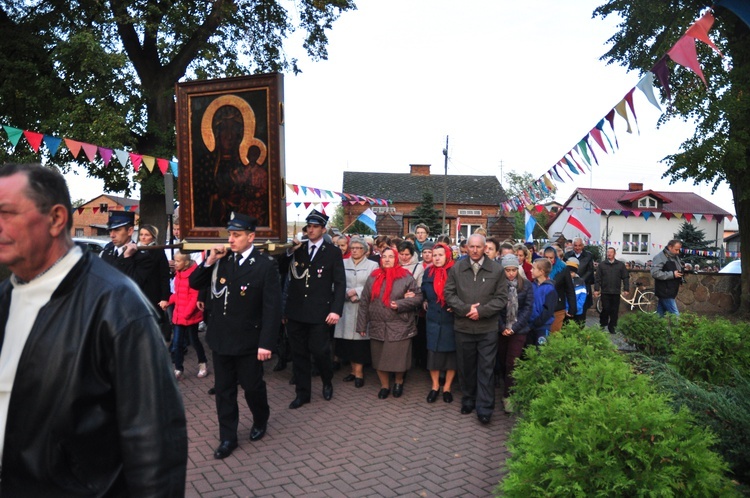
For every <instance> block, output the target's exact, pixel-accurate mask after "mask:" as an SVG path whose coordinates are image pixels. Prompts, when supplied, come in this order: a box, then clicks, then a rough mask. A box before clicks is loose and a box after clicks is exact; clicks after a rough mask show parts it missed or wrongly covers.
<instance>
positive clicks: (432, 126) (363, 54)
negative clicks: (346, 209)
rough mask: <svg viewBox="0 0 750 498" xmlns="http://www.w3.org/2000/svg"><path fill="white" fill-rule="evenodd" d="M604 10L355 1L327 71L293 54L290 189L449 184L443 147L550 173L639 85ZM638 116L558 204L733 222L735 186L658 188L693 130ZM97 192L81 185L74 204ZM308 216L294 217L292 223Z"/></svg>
mask: <svg viewBox="0 0 750 498" xmlns="http://www.w3.org/2000/svg"><path fill="white" fill-rule="evenodd" d="M602 1H603V0H596V1H594V0H568V1H565V2H561V1H559V0H527V1H524V2H509V1H506V0H463V1H460V2H459V1H455V0H453V1H448V0H409V1H404V0H357V2H356V3H357V7H358V10H356V11H353V12H348V13H345V14H344V15H343V16H341V18H340V19H339V20H338V21H336V23H335V24H334V27H333V30H332V31H331V32H330V34H329V46H328V52H329V58H328V60H327V61H320V62H313V61H310V60H308V59H307V58H305V57H304V55H303V54H302V50H301V49H299V48H297V47H292V46H290V47H289V48H288V53H289V54H290V55H293V56H298V57H299V58H300V65H301V68H302V70H303V73H302V74H300V75H297V76H294V75H286V76H285V82H284V85H285V106H286V115H285V118H286V179H287V182H288V183H293V184H298V185H306V186H311V187H317V188H322V189H327V190H336V191H340V190H341V188H342V176H343V172H344V171H379V172H392V173H407V172H408V171H409V164H410V163H420V164H432V172H433V174H443V161H444V157H443V154H442V150H443V148H444V147H445V140H446V136H449V137H450V139H449V140H450V143H449V163H448V174H449V175H451V174H454V175H457V174H462V175H472V174H474V175H492V176H497V177H498V178H501V171H502V172H503V173H507V172H508V171H510V170H513V171H515V172H517V173H523V172H529V173H531V174H533V175H534V177H535V178H536V177H538V176H541V175H542V174H543V173H545V172H546V171H547V170H549V169H550V168H551V167H552V166H553V165H554V164H555V163H556V162H557V161H558V160H559V159H560V158H561V157H562V155H563V154H564V153H566V152H567V151H569V150H570V149H571V148H572V147H573V146H574V145H575V144H576V143H577V142H578V141H579V140H580V139H581V138H582V137H583V136H584V135H585V134H586V133H587V132H588V131H589V130H590V129H591V128H592V127H593V126H594V125H595V124H596V123H597V122H598V121H599V120H600V119H601V118H603V117H604V116H605V114H607V113H608V112H609V110H610V109H612V107H613V106H614V105H616V104H617V103H618V102H619V101H620V100H621V99H622V98H623V96H624V95H625V94H626V93H627V92H628V91H629V90H630V89H631V88H633V87H634V86H635V85H636V84H637V83H638V81H639V79H640V75H638V74H636V73H627V72H626V71H625V70H624V69H623V68H621V67H619V66H613V65H610V66H607V65H606V64H605V62H603V61H601V60H599V58H600V57H601V56H602V55H603V54H604V53H605V51H606V49H607V46H606V44H605V42H606V40H607V38H609V37H610V36H612V34H614V33H615V32H616V30H617V27H616V24H617V22H616V20H615V19H607V20H605V21H602V20H600V19H592V18H591V14H592V12H593V10H594V9H595V8H596V6H597V5H599V4H600V3H602ZM699 14H700V13H699V12H696V13H695V17H696V18H697V17H698V16H699ZM685 28H687V26H685ZM635 109H636V113H637V115H638V124H639V126H640V135H639V134H638V132H637V131H634V133H633V134H632V135H628V134H627V133H625V122H624V120H622V119H621V118H619V117H617V118H616V119H617V120H616V122H615V123H616V126H615V128H616V135H617V138H618V140H619V143H620V149H619V150H618V151H617V153H616V154H614V155H607V154H604V153H603V152H601V151H600V150H598V149H596V152H597V155H598V157H599V160H600V165H599V166H595V167H594V169H593V173H592V174H586V175H579V176H576V177H574V182H571V181H569V180H568V179H567V177H564V178H565V180H566V182H567V183H565V184H558V187H559V192H558V195H557V196H556V200H558V201H560V202H564V201H565V200H566V199H567V198H568V196H569V195H570V194H571V193H572V192H573V190H574V189H575V187H595V188H627V184H628V182H641V183H643V184H644V188H646V189H648V188H654V189H662V190H667V191H695V192H697V193H699V194H700V195H703V196H704V197H706V198H709V199H710V200H711V201H712V202H714V203H715V204H717V205H719V206H720V207H722V208H724V209H726V210H727V211H729V212H731V213H734V212H735V209H734V205H733V201H732V196H731V192H730V191H729V189H728V187H726V185H723V186H722V187H721V188H720V189H719V191H717V194H716V195H711V189H710V187H709V186H707V185H705V184H704V185H702V186H694V185H693V184H692V183H682V182H681V183H677V184H674V185H670V184H669V181H668V180H663V179H661V175H662V174H663V173H664V171H665V170H666V166H665V165H664V164H663V163H660V160H661V159H662V158H663V157H664V156H666V155H668V154H671V153H674V152H676V151H677V150H678V148H679V145H680V143H681V142H682V141H684V140H685V139H686V138H688V137H689V136H691V135H692V132H693V126H691V124H690V123H683V122H677V121H676V122H670V123H668V124H666V125H664V126H662V127H661V128H660V129H657V128H656V122H657V119H658V117H659V112H658V111H657V110H656V108H654V107H653V106H652V105H651V104H649V103H648V102H647V101H646V99H645V97H644V96H643V94H642V93H641V92H640V91H639V90H636V95H635ZM607 126H608V125H607ZM501 168H502V170H501ZM79 183H81V182H76V184H79ZM96 188H97V187H96V186H94V187H91V186H87V187H86V188H83V187H81V188H78V187H77V186H76V188H75V189H74V193H73V197H74V198H86V199H88V198H91V197H93V196H94V195H96V194H97V193H98V191H97V190H96ZM98 188H100V187H98ZM81 189H83V190H81ZM92 189H94V190H92ZM350 193H353V194H361V193H362V192H350ZM288 200H289V201H315V200H318V199H317V198H315V197H314V196H312V195H308V196H304V197H303V196H295V195H294V194H291V195H290V196H289V198H288ZM304 211H305V210H304V209H301V210H296V209H294V208H293V207H292V208H290V209H289V211H288V213H289V220H290V221H294V220H295V219H296V218H297V216H298V215H299V216H301V217H302V218H304Z"/></svg>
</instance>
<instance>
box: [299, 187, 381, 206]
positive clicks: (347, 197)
mask: <svg viewBox="0 0 750 498" xmlns="http://www.w3.org/2000/svg"><path fill="white" fill-rule="evenodd" d="M286 186H287V188H289V189H291V190H292V192H294V193H295V194H297V195H299V193H300V190H302V195H307V194H312V195H315V196H316V197H319V198H321V199H323V198H325V197H326V196H327V197H330V198H331V199H336V198H339V199H340V201H341V204H349V205H352V206H353V205H356V204H359V205H362V206H364V205H365V204H367V203H369V204H370V205H371V206H374V205H376V204H377V205H378V206H388V205H389V204H390V203H391V201H389V200H388V199H374V198H372V197H367V196H365V195H356V194H347V193H345V192H334V191H333V190H325V189H321V188H317V187H308V186H307V185H296V184H294V183H287V184H286ZM294 204H295V207H299V205H297V203H294ZM308 204H309V203H308ZM287 206H289V204H288V203H287ZM305 207H306V208H307V207H309V206H305Z"/></svg>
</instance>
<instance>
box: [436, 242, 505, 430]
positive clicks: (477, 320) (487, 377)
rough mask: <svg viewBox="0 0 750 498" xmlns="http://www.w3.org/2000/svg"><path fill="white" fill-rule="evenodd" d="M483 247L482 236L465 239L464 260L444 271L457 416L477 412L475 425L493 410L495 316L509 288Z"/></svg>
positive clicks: (496, 264) (495, 346)
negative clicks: (453, 349)
mask: <svg viewBox="0 0 750 498" xmlns="http://www.w3.org/2000/svg"><path fill="white" fill-rule="evenodd" d="M484 247H485V238H484V236H482V235H478V234H474V235H472V236H471V237H469V241H468V243H467V248H468V256H469V257H468V258H464V259H462V260H459V261H458V262H457V263H456V264H455V265H454V266H453V268H451V269H450V271H449V272H448V281H447V282H446V284H445V301H446V303H447V304H448V306H449V307H450V308H451V309H452V310H453V314H454V316H455V322H454V330H455V333H456V359H457V366H458V375H459V379H460V383H461V392H462V393H463V398H462V400H461V413H463V414H464V415H466V414H469V413H471V412H472V411H474V408H476V410H477V417H478V418H479V421H480V422H481V423H483V424H488V423H489V422H490V418H491V417H492V412H493V410H494V409H495V382H494V379H495V378H494V375H493V370H494V368H495V357H496V355H497V341H498V316H499V313H500V310H502V309H503V308H504V307H505V304H506V302H507V300H508V284H507V280H506V279H505V273H504V272H503V269H502V267H501V266H500V264H499V263H498V262H497V261H493V260H491V259H489V258H486V257H485V256H484Z"/></svg>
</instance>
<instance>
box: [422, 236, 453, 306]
mask: <svg viewBox="0 0 750 498" xmlns="http://www.w3.org/2000/svg"><path fill="white" fill-rule="evenodd" d="M438 247H442V248H443V249H444V250H445V264H444V265H443V266H440V267H438V266H435V265H434V264H433V265H431V266H430V271H429V273H428V275H429V276H430V277H432V278H434V280H433V282H432V288H433V289H435V294H437V302H438V304H439V305H440V307H445V282H446V280H448V270H450V269H451V267H452V266H453V265H454V264H455V261H453V251H452V250H451V248H450V247H448V246H447V245H445V244H443V243H439V244H435V247H433V248H432V249H433V251H434V250H435V249H436V248H438Z"/></svg>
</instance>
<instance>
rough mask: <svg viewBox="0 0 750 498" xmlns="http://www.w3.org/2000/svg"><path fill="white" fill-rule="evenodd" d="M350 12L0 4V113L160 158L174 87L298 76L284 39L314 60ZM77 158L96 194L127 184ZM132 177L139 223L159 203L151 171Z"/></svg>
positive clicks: (317, 7) (90, 0)
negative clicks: (97, 185) (96, 185)
mask: <svg viewBox="0 0 750 498" xmlns="http://www.w3.org/2000/svg"><path fill="white" fill-rule="evenodd" d="M354 8H355V6H354V3H353V0H293V1H287V2H282V1H281V0H183V1H180V2H165V1H162V0H142V1H138V2H136V1H132V0H130V1H125V0H111V1H109V2H100V1H95V0H72V1H62V0H51V1H48V2H32V3H29V2H27V1H25V0H6V1H3V2H2V3H0V32H2V34H3V35H2V37H0V74H3V78H2V79H1V81H0V118H2V119H3V121H7V124H11V125H13V126H18V127H22V128H24V129H37V130H40V131H43V132H45V133H49V134H54V135H57V136H65V137H71V138H75V139H77V140H82V141H84V142H90V143H94V144H101V145H105V146H115V145H123V146H126V147H132V148H133V149H134V150H136V151H138V152H139V153H143V154H148V155H153V156H157V157H165V158H171V157H172V156H173V155H174V154H175V111H174V108H175V106H174V85H175V83H176V82H178V81H180V80H182V79H185V78H188V79H205V78H220V77H227V76H238V75H243V74H250V73H255V72H274V71H277V72H283V71H292V72H295V73H297V72H299V71H300V69H299V66H298V61H297V60H296V59H289V58H288V57H287V55H286V54H285V52H284V42H285V40H286V38H287V37H288V36H289V34H290V33H292V32H293V31H297V32H301V33H304V37H303V38H304V41H303V45H304V48H305V49H306V50H307V53H308V55H309V56H310V57H311V58H312V59H313V60H318V59H325V58H326V57H327V51H326V45H327V42H328V39H327V34H326V33H327V31H328V30H330V29H331V27H332V23H333V22H334V21H335V20H336V19H337V18H338V16H339V15H340V14H341V13H342V12H345V11H347V10H350V9H354ZM19 152H20V151H19ZM11 153H13V151H11V150H0V161H2V162H6V161H8V160H13V161H16V162H18V161H26V160H35V159H36V160H38V159H37V158H36V157H35V156H34V155H31V154H26V155H25V156H24V155H22V154H21V153H15V154H13V157H12V158H10V157H9V156H10V154H11ZM45 160H47V161H48V162H49V163H51V164H55V165H57V166H59V167H60V168H62V170H63V171H67V169H68V168H69V167H70V166H69V164H70V162H71V161H73V158H72V156H71V155H70V154H69V153H67V152H65V153H62V154H58V155H57V156H56V157H54V158H49V157H45ZM78 162H79V163H81V164H82V165H84V166H85V167H86V168H88V174H89V175H90V176H92V177H96V178H101V179H102V180H104V185H105V190H106V191H125V192H126V193H129V191H130V190H131V189H132V185H130V184H129V182H128V175H127V171H126V168H125V167H123V166H121V165H120V164H119V162H118V161H116V160H113V161H111V162H110V163H109V165H108V166H106V167H105V166H104V164H103V163H102V161H101V160H98V161H97V162H96V163H94V164H91V163H89V162H88V161H85V159H84V154H83V153H81V154H80V156H79V159H78ZM138 180H140V181H141V196H142V198H141V216H142V218H148V216H156V214H157V213H162V217H164V216H165V215H163V212H164V209H163V208H160V209H158V210H156V211H155V212H154V213H153V214H151V213H152V211H154V209H153V208H152V207H151V205H161V206H163V202H164V201H163V194H162V192H163V179H162V176H161V173H159V172H156V173H153V174H149V173H148V172H147V170H146V169H145V168H143V169H142V170H141V173H140V174H139V176H138ZM144 211H145V212H144ZM155 221H159V220H158V219H157V220H155ZM149 222H152V220H151V219H149ZM157 226H162V224H159V225H157Z"/></svg>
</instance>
